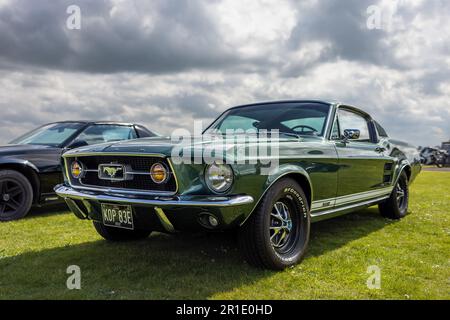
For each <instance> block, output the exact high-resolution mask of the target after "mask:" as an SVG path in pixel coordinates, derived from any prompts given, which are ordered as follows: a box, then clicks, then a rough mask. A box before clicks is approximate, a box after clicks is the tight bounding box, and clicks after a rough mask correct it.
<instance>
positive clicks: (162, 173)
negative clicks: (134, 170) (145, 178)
mask: <svg viewBox="0 0 450 320" xmlns="http://www.w3.org/2000/svg"><path fill="white" fill-rule="evenodd" d="M150 175H151V177H152V180H153V182H154V183H157V184H160V183H163V182H165V181H166V180H167V176H168V172H167V169H166V167H165V166H164V165H163V164H161V163H155V164H154V165H153V166H152V168H151V169H150Z"/></svg>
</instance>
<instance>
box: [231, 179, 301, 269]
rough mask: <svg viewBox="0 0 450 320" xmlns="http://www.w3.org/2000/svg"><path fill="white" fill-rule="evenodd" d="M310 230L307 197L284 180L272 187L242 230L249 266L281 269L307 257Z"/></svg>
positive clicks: (242, 244) (241, 234)
mask: <svg viewBox="0 0 450 320" xmlns="http://www.w3.org/2000/svg"><path fill="white" fill-rule="evenodd" d="M309 229H310V215H309V208H308V202H307V199H306V196H305V194H304V192H303V190H302V188H301V187H300V186H299V184H298V183H297V182H296V181H295V180H293V179H290V178H285V179H282V180H280V181H278V182H277V183H275V185H274V186H272V187H271V188H270V190H269V191H268V192H267V193H266V195H265V196H264V197H263V199H262V200H261V202H260V204H259V205H258V207H257V208H256V210H255V212H253V214H252V216H251V217H250V218H249V219H248V220H247V221H246V222H245V224H244V225H243V226H242V227H241V229H240V230H239V234H238V241H239V247H240V249H241V252H242V253H243V255H244V258H245V259H246V260H247V262H248V263H250V264H252V265H254V266H257V267H263V268H269V269H274V270H282V269H285V268H286V267H289V266H292V265H294V264H296V263H298V262H300V261H301V259H302V258H303V256H304V255H305V252H306V248H307V246H308V241H309Z"/></svg>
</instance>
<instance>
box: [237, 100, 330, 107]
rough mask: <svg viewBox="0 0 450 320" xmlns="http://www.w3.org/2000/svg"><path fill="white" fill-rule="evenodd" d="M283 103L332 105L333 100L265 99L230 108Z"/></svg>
mask: <svg viewBox="0 0 450 320" xmlns="http://www.w3.org/2000/svg"><path fill="white" fill-rule="evenodd" d="M283 103H286V104H288V103H319V104H326V105H332V104H334V103H335V102H328V101H322V100H278V101H266V102H256V103H250V104H243V105H239V106H235V107H232V108H230V109H236V108H245V107H253V106H259V105H268V104H283Z"/></svg>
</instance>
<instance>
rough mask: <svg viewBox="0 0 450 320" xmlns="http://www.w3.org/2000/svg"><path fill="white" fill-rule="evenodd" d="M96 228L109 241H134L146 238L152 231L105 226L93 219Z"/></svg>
mask: <svg viewBox="0 0 450 320" xmlns="http://www.w3.org/2000/svg"><path fill="white" fill-rule="evenodd" d="M93 224H94V228H95V230H96V231H97V233H98V234H99V235H101V236H102V237H103V238H104V239H105V240H108V241H114V242H119V241H132V240H141V239H145V238H147V237H148V236H150V234H151V233H152V232H151V231H145V230H127V229H120V228H114V227H108V226H105V225H104V224H103V223H101V222H97V221H93Z"/></svg>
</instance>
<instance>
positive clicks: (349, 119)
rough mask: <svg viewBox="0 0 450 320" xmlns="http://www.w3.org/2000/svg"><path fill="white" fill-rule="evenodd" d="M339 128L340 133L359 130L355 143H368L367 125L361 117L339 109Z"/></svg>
mask: <svg viewBox="0 0 450 320" xmlns="http://www.w3.org/2000/svg"><path fill="white" fill-rule="evenodd" d="M339 126H340V128H341V131H342V132H343V131H344V130H346V129H357V130H359V131H360V136H359V139H358V140H356V141H370V133H369V132H370V131H369V124H368V122H367V120H366V119H365V118H364V117H363V116H361V115H359V114H357V113H354V112H351V111H347V110H344V109H340V110H339Z"/></svg>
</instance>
